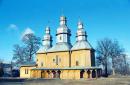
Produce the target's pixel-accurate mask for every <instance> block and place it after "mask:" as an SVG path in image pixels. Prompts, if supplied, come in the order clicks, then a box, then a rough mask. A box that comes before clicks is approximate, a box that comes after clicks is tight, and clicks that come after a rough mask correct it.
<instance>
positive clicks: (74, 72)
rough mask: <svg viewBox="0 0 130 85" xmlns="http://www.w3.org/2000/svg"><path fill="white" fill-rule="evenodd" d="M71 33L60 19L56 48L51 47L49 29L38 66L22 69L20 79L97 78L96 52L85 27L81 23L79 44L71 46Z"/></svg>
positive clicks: (64, 18)
mask: <svg viewBox="0 0 130 85" xmlns="http://www.w3.org/2000/svg"><path fill="white" fill-rule="evenodd" d="M70 36H71V30H70V29H69V28H68V26H67V19H66V17H65V16H61V17H60V25H59V27H58V28H57V32H56V44H55V45H54V46H52V36H51V34H50V28H49V27H48V26H47V27H46V28H45V35H44V37H43V46H42V47H41V48H40V49H39V50H38V52H37V54H36V65H23V66H21V67H20V77H21V78H49V79H51V78H59V79H80V78H84V79H87V78H98V77H100V76H101V68H98V67H95V50H94V49H93V48H92V46H91V45H90V43H89V42H88V40H87V33H86V31H85V29H84V26H83V23H82V22H81V21H79V22H78V25H77V33H76V41H75V44H74V45H72V44H71V42H70Z"/></svg>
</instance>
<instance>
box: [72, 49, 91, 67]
mask: <svg viewBox="0 0 130 85" xmlns="http://www.w3.org/2000/svg"><path fill="white" fill-rule="evenodd" d="M76 61H78V66H88V67H90V66H91V51H90V50H77V51H72V53H71V66H76Z"/></svg>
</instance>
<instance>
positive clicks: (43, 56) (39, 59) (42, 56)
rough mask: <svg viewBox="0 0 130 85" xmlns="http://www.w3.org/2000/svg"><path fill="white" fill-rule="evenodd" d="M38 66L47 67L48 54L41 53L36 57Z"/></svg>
mask: <svg viewBox="0 0 130 85" xmlns="http://www.w3.org/2000/svg"><path fill="white" fill-rule="evenodd" d="M36 56H37V57H36V64H37V67H38V68H41V67H46V54H45V53H40V54H37V55H36Z"/></svg>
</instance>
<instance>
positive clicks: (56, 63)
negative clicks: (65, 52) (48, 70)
mask: <svg viewBox="0 0 130 85" xmlns="http://www.w3.org/2000/svg"><path fill="white" fill-rule="evenodd" d="M56 65H58V56H56Z"/></svg>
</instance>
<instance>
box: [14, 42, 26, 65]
mask: <svg viewBox="0 0 130 85" xmlns="http://www.w3.org/2000/svg"><path fill="white" fill-rule="evenodd" d="M13 52H14V54H13V63H14V65H15V66H18V67H19V66H20V65H21V64H24V63H25V62H26V57H27V55H26V50H25V48H24V47H21V46H19V45H18V44H16V45H14V50H13Z"/></svg>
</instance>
